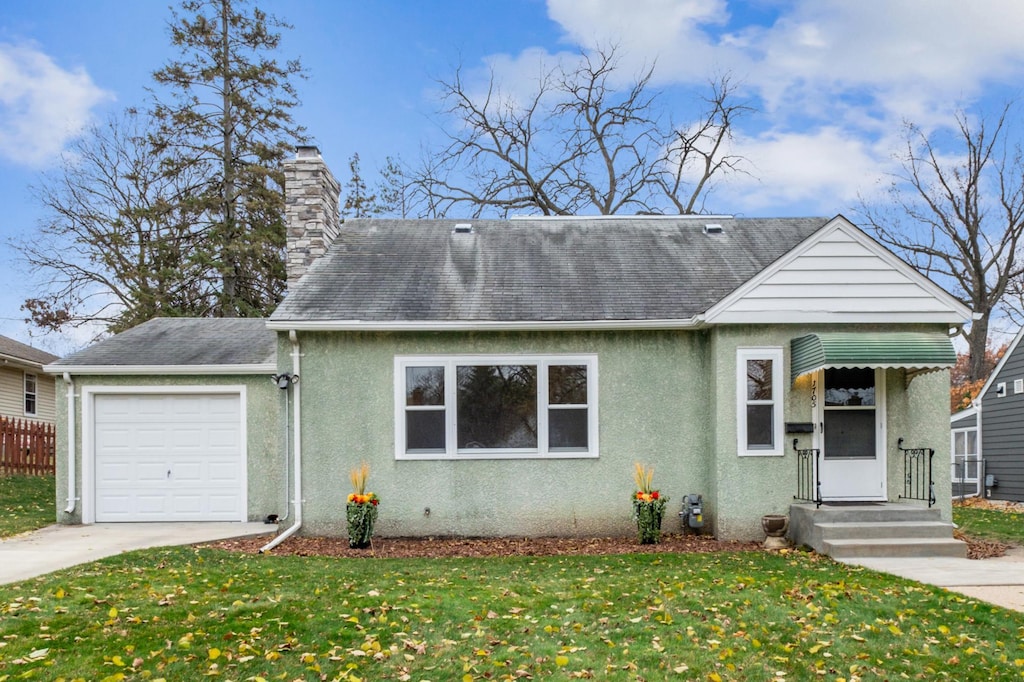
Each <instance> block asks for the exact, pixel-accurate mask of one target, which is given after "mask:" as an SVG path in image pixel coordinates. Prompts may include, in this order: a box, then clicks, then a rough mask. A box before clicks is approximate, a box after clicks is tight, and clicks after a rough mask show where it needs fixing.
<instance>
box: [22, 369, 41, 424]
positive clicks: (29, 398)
mask: <svg viewBox="0 0 1024 682" xmlns="http://www.w3.org/2000/svg"><path fill="white" fill-rule="evenodd" d="M37 398H38V396H37V393H36V375H35V374H29V373H28V372H26V373H25V414H26V415H28V416H30V417H34V416H35V414H36V403H37Z"/></svg>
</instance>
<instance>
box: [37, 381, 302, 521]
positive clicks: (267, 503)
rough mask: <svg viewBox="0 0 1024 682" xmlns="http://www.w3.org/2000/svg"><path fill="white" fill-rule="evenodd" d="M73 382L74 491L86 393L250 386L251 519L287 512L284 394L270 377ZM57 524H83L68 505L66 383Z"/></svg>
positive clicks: (60, 394)
mask: <svg viewBox="0 0 1024 682" xmlns="http://www.w3.org/2000/svg"><path fill="white" fill-rule="evenodd" d="M72 378H73V379H74V382H75V395H76V399H75V420H76V446H75V452H76V459H75V462H76V465H75V479H76V485H75V489H76V491H77V494H78V496H79V497H81V496H82V494H83V490H82V471H83V463H82V401H81V395H82V389H83V388H85V387H95V386H237V385H244V386H246V395H247V399H248V400H247V402H248V405H247V406H246V407H245V409H246V415H247V459H248V477H247V478H248V480H247V486H248V518H249V520H250V521H259V520H262V519H263V518H264V517H265V516H266V515H267V514H280V515H284V513H285V511H286V509H287V500H286V497H285V481H284V472H285V467H284V456H285V455H284V443H285V440H284V438H285V436H284V431H283V429H284V427H283V423H282V421H281V409H282V405H283V402H282V401H283V400H284V397H283V395H282V394H283V393H284V392H283V391H280V390H279V389H277V388H276V387H274V385H273V384H272V383H271V381H270V379H269V378H268V377H266V376H201V377H200V376H174V377H145V376H125V377H109V376H73V377H72ZM56 406H57V419H58V431H57V487H56V497H57V521H58V522H60V523H81V521H82V504H81V501H80V500H79V502H78V503H77V504H76V506H75V511H74V513H72V514H66V513H64V510H65V508H66V507H67V504H68V500H67V480H68V479H67V474H68V462H67V447H68V446H67V441H68V436H67V434H68V431H67V385H66V384H65V383H64V381H63V380H59V381H58V382H57V401H56Z"/></svg>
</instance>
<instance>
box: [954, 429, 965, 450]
mask: <svg viewBox="0 0 1024 682" xmlns="http://www.w3.org/2000/svg"><path fill="white" fill-rule="evenodd" d="M966 435H967V434H966V433H964V432H963V431H961V432H959V433H954V434H953V454H954V455H960V456H962V455H963V454H964V453H965V452H967V451H966V450H965V449H964V448H965V446H966V442H967V438H966Z"/></svg>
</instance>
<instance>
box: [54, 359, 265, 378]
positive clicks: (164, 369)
mask: <svg viewBox="0 0 1024 682" xmlns="http://www.w3.org/2000/svg"><path fill="white" fill-rule="evenodd" d="M69 369H71V370H74V372H75V374H91V375H96V376H103V375H107V376H125V375H133V376H140V375H154V374H157V375H161V376H165V375H169V374H173V375H176V376H181V375H204V376H206V375H211V374H222V375H232V374H234V375H237V374H267V373H270V372H275V371H277V365H275V364H274V363H272V362H258V363H249V364H244V365H45V366H44V367H43V371H44V372H46V373H47V374H60V373H62V372H67V371H68V370H69Z"/></svg>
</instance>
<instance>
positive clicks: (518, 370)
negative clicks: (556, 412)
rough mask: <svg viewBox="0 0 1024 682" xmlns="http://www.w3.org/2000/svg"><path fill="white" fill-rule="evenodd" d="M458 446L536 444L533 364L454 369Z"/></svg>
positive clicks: (497, 446)
mask: <svg viewBox="0 0 1024 682" xmlns="http://www.w3.org/2000/svg"><path fill="white" fill-rule="evenodd" d="M456 373H457V381H458V405H457V413H458V416H457V418H456V421H457V426H458V447H459V448H536V447H537V367H536V365H472V366H462V367H459V368H457V370H456Z"/></svg>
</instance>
